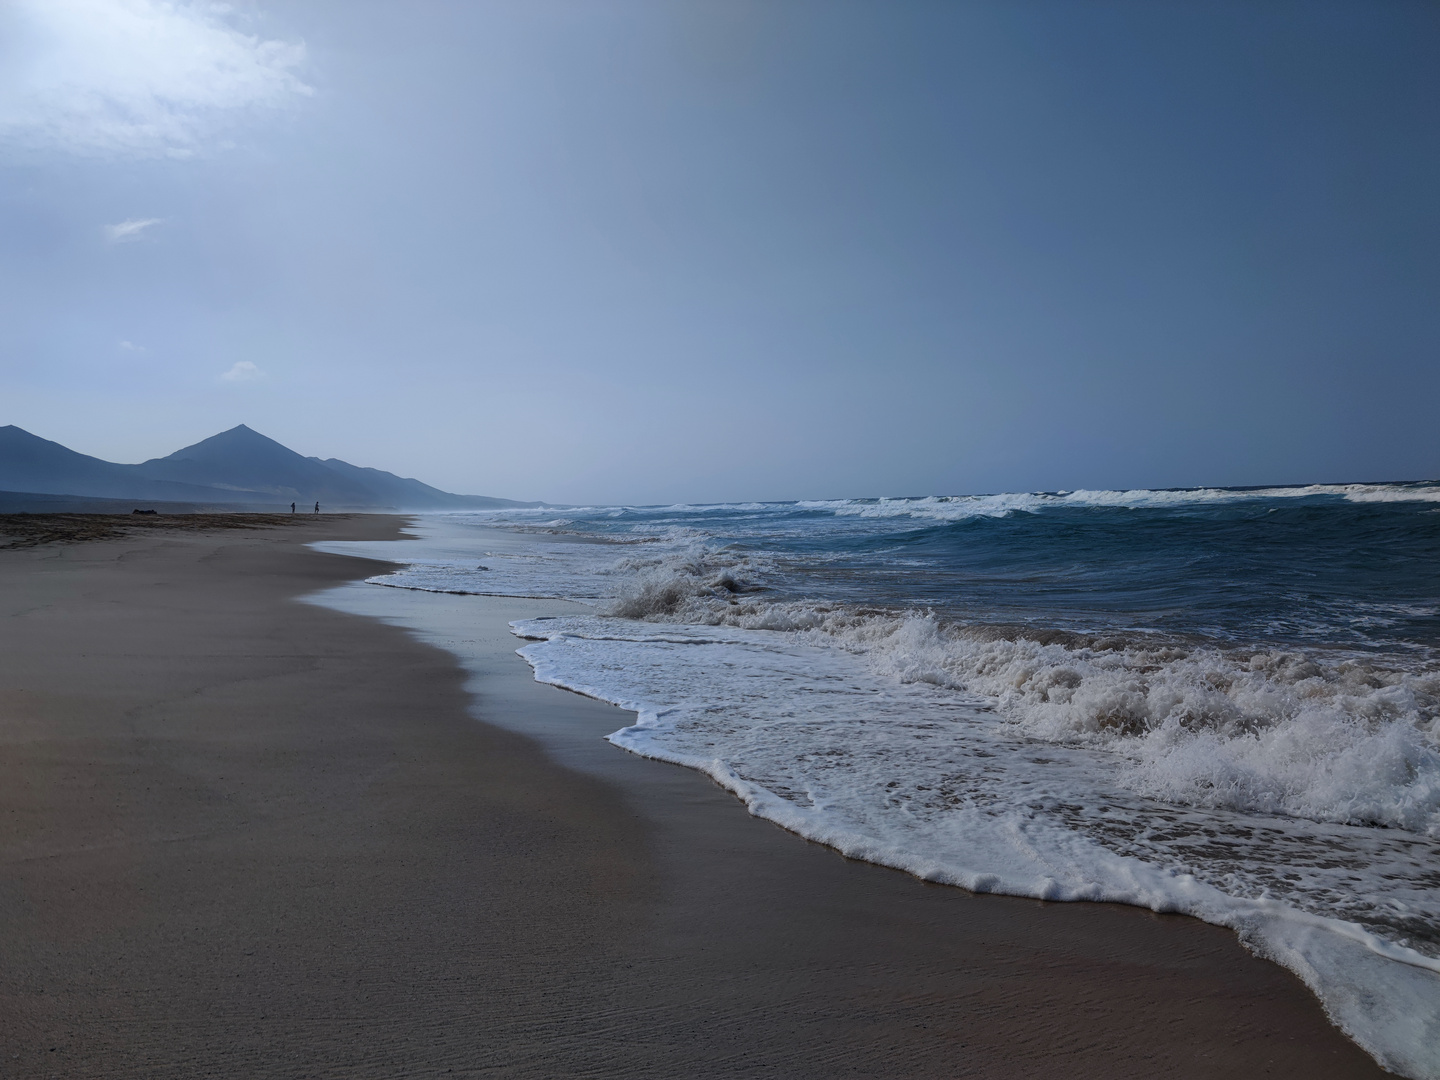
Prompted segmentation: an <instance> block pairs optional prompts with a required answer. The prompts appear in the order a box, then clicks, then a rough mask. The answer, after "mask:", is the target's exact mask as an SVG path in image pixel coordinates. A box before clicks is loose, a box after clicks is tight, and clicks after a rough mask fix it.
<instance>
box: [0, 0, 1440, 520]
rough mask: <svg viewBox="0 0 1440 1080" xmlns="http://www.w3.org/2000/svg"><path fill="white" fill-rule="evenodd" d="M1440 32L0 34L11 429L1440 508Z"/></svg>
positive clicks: (4, 356) (1367, 6)
mask: <svg viewBox="0 0 1440 1080" xmlns="http://www.w3.org/2000/svg"><path fill="white" fill-rule="evenodd" d="M1437 57H1440V5H1437V4H1436V3H1434V2H1431V0H1424V2H1389V0H1360V2H1355V3H1326V2H1323V0H1304V2H1298V3H1281V2H1272V0H1252V2H1249V3H1224V2H1220V0H1204V2H1197V3H1193V4H1186V3H1165V2H1156V0H1142V2H1137V3H1100V2H1095V3H1085V2H1081V0H1062V2H1057V3H1024V2H1019V0H1014V2H1003V3H1002V2H993V3H961V2H945V3H938V2H937V3H930V2H922V0H874V2H870V3H846V2H843V0H823V2H815V3H808V2H796V0H766V2H760V3H748V2H744V0H714V2H697V0H688V2H687V0H655V2H629V3H618V2H604V0H569V2H563V3H547V2H544V0H516V2H506V3H487V2H479V0H475V2H462V0H453V2H438V0H437V2H418V0H404V2H400V0H386V2H380V0H270V2H265V3H236V4H233V5H231V6H230V8H229V9H228V10H227V9H226V8H224V7H221V6H216V5H213V4H208V3H185V2H180V0H176V2H162V0H0V424H4V423H15V424H19V425H20V426H21V427H24V428H27V429H29V430H31V431H33V432H35V433H36V434H39V435H43V436H45V437H47V438H52V439H56V440H59V441H60V442H63V443H65V444H66V445H68V446H71V447H73V448H75V449H78V450H82V451H84V452H86V453H91V454H96V455H99V456H101V457H105V458H109V459H111V460H122V461H136V460H140V459H143V458H147V457H151V456H156V455H160V454H164V453H168V452H170V451H171V450H174V449H176V448H177V447H179V446H181V445H184V444H186V443H189V442H193V441H196V440H197V439H200V438H202V437H204V436H207V435H210V434H212V433H214V432H216V431H218V430H220V429H222V428H227V427H231V426H233V425H234V424H237V423H241V422H244V423H247V424H249V425H250V426H251V427H254V428H256V429H257V430H259V431H262V432H264V433H266V434H268V435H271V436H273V437H275V438H277V439H279V440H280V441H282V442H284V443H286V444H287V445H289V446H292V447H294V448H295V449H297V450H300V451H301V452H303V453H307V454H322V455H326V456H329V455H337V456H340V457H343V458H345V459H347V460H349V461H352V462H354V463H356V464H360V465H375V466H379V467H382V468H387V469H392V470H394V471H397V472H401V473H404V474H406V475H413V476H418V477H420V478H421V479H423V480H426V481H428V482H430V483H433V484H437V485H439V486H441V487H445V488H448V489H450V490H458V491H464V492H474V493H481V494H495V495H507V496H513V497H520V498H544V499H550V500H560V501H607V502H608V501H632V502H640V501H643V502H655V501H671V500H681V499H685V500H720V499H744V498H795V497H801V498H803V497H833V496H842V495H852V496H853V495H878V494H929V493H961V492H974V491H996V490H1016V489H1058V488H1076V487H1117V486H1174V485H1193V484H1262V483H1290V482H1303V481H1312V480H1314V481H1332V480H1352V479H1395V478H1423V477H1435V476H1437V475H1440V434H1437V432H1440V422H1437V413H1440V62H1437V59H1436V58H1437Z"/></svg>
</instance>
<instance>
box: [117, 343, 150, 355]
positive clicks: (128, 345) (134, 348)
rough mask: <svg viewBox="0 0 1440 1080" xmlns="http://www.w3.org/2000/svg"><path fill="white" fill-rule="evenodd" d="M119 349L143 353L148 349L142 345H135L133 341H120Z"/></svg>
mask: <svg viewBox="0 0 1440 1080" xmlns="http://www.w3.org/2000/svg"><path fill="white" fill-rule="evenodd" d="M120 351H121V352H129V353H143V352H149V351H150V350H149V349H147V348H145V346H144V345H136V344H135V342H133V341H122V342H120Z"/></svg>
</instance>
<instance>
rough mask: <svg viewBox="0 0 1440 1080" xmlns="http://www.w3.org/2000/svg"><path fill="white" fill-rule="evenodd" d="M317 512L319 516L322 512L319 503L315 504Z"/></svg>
mask: <svg viewBox="0 0 1440 1080" xmlns="http://www.w3.org/2000/svg"><path fill="white" fill-rule="evenodd" d="M315 512H316V513H317V514H318V513H319V512H320V504H319V503H318V502H317V503H316V504H315Z"/></svg>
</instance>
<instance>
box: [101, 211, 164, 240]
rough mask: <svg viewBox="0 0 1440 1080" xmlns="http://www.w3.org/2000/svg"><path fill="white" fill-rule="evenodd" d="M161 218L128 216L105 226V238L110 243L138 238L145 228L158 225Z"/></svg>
mask: <svg viewBox="0 0 1440 1080" xmlns="http://www.w3.org/2000/svg"><path fill="white" fill-rule="evenodd" d="M162 220H163V219H162V218H156V217H152V218H130V219H128V220H126V221H122V222H120V223H119V224H118V225H106V226H105V239H107V240H109V241H110V243H112V244H124V243H127V242H129V241H131V240H139V239H140V238H141V237H142V236H143V235H144V234H145V231H146V230H147V229H151V228H153V227H155V226H156V225H159V224H160V222H161V221H162Z"/></svg>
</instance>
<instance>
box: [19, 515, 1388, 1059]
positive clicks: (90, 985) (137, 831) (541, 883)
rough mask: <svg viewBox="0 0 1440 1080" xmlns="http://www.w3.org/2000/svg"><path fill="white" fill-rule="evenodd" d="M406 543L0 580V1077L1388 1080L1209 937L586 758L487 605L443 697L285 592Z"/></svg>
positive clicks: (197, 551)
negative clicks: (867, 858)
mask: <svg viewBox="0 0 1440 1080" xmlns="http://www.w3.org/2000/svg"><path fill="white" fill-rule="evenodd" d="M398 524H399V522H398V521H397V519H391V518H383V517H356V518H348V519H332V518H322V519H319V520H313V519H312V520H307V521H305V522H303V523H296V524H294V525H291V524H289V523H286V525H285V526H283V527H276V528H271V529H268V530H259V531H235V530H229V531H224V532H208V531H190V532H174V531H170V530H163V529H161V530H154V531H151V530H148V529H147V530H146V531H143V532H136V533H132V534H130V535H124V536H121V537H118V538H111V539H101V540H94V541H91V542H88V543H71V544H44V545H40V546H34V547H29V548H21V549H11V550H4V551H0V627H3V630H0V635H3V637H0V1076H6V1077H38V1076H65V1077H74V1076H97V1077H101V1076H103V1077H182V1076H183V1077H220V1076H223V1077H232V1076H233V1077H270V1076H275V1077H302V1076H312V1077H421V1076H425V1077H428V1076H446V1075H450V1076H486V1077H491V1076H496V1077H532V1076H533V1077H558V1076H610V1077H651V1076H653V1077H691V1076H777V1077H811V1076H813V1077H830V1076H850V1075H855V1076H882V1077H911V1076H914V1077H921V1076H923V1077H952V1076H953V1077H961V1076H981V1077H1035V1076H1042V1077H1043V1076H1065V1077H1067V1078H1068V1077H1090V1076H1095V1077H1101V1076H1103V1077H1155V1076H1171V1077H1202V1076H1203V1077H1222V1076H1223V1077H1233V1076H1274V1077H1281V1076H1297V1077H1299V1076H1303V1077H1305V1078H1306V1080H1323V1078H1327V1077H1342V1076H1344V1077H1360V1076H1374V1075H1382V1074H1381V1073H1380V1071H1379V1070H1378V1069H1377V1068H1376V1067H1375V1066H1374V1065H1373V1063H1371V1062H1370V1060H1369V1059H1368V1058H1367V1057H1366V1056H1365V1055H1363V1054H1362V1053H1361V1052H1360V1051H1359V1050H1358V1049H1356V1048H1355V1047H1354V1046H1353V1045H1351V1044H1350V1043H1349V1042H1348V1041H1346V1040H1345V1039H1344V1037H1343V1036H1341V1035H1340V1034H1339V1033H1338V1032H1337V1031H1336V1030H1335V1029H1333V1028H1331V1027H1330V1026H1329V1025H1328V1024H1327V1023H1326V1020H1325V1018H1324V1016H1323V1014H1322V1012H1321V1009H1320V1007H1319V1005H1318V1004H1317V1003H1316V1001H1315V1000H1314V998H1313V997H1312V996H1311V995H1310V994H1309V993H1308V991H1306V990H1305V989H1304V987H1303V986H1301V985H1300V983H1299V982H1298V981H1297V980H1295V979H1294V978H1293V977H1292V976H1290V975H1289V974H1288V973H1286V972H1285V971H1283V970H1281V969H1280V968H1277V967H1275V966H1273V965H1271V964H1267V963H1264V962H1261V961H1258V960H1256V959H1254V958H1253V957H1251V956H1250V955H1248V954H1247V953H1245V952H1244V950H1243V949H1241V947H1240V946H1239V944H1238V943H1237V942H1236V941H1235V939H1234V937H1233V935H1231V934H1230V933H1228V932H1227V931H1223V930H1219V929H1216V928H1214V927H1210V926H1206V925H1203V924H1201V923H1198V922H1195V921H1193V920H1188V919H1183V918H1178V917H1168V916H1155V915H1151V914H1149V913H1146V912H1141V911H1136V910H1133V909H1128V908H1122V907H1116V906H1111V905H1091V904H1042V903H1037V902H1032V901H1026V900H1017V899H1012V898H1006V897H992V896H971V895H969V894H966V893H964V892H962V891H960V890H958V889H952V888H946V887H943V886H935V885H926V884H923V883H921V882H919V881H916V880H915V879H913V878H910V877H907V876H905V875H903V874H900V873H896V872H894V871H889V870H884V869H881V868H877V867H873V866H868V865H865V864H860V863H854V862H850V861H848V860H845V859H842V858H840V857H839V856H837V855H835V854H834V853H833V852H830V851H828V850H826V849H824V848H821V847H818V846H816V845H813V844H808V843H806V842H805V841H803V840H800V839H799V838H797V837H795V836H792V835H790V834H788V833H785V832H782V831H781V830H779V829H777V828H776V827H774V826H772V825H770V824H768V823H765V822H761V821H758V820H756V819H754V818H751V817H749V816H748V815H747V814H745V812H744V810H743V809H742V808H741V807H740V806H739V804H738V803H736V802H735V801H734V800H733V799H731V798H730V797H729V796H728V795H726V794H725V793H723V792H721V791H720V790H719V789H718V788H716V787H714V785H712V784H711V783H710V782H709V781H708V780H706V779H705V778H703V777H701V776H699V775H698V774H695V773H691V772H687V771H686V770H682V769H678V768H674V767H672V766H666V765H660V764H657V763H654V762H647V761H642V760H640V759H638V758H633V757H631V756H630V755H627V754H624V753H623V752H621V751H619V750H616V749H614V748H611V747H608V746H607V745H605V744H603V743H600V742H599V741H598V738H596V736H597V735H598V734H599V733H600V732H603V731H608V730H613V729H614V728H616V727H618V726H620V725H621V724H622V723H623V722H624V721H625V714H622V713H620V712H619V711H618V710H614V709H612V708H610V707H609V706H606V705H602V704H600V703H598V702H593V701H590V700H587V699H584V698H580V697H577V696H575V695H571V694H565V693H563V692H561V691H558V690H554V689H551V688H549V687H544V686H540V685H538V684H536V683H534V682H533V681H532V680H530V678H529V671H528V668H526V667H525V666H524V664H523V662H522V661H521V660H519V659H518V658H517V657H515V656H514V655H513V649H514V647H515V644H516V643H515V642H514V641H513V640H510V639H508V638H507V637H506V635H505V633H504V618H505V617H506V616H507V615H509V616H510V617H514V616H513V615H512V614H511V610H512V607H513V605H510V606H507V604H506V603H505V602H490V603H488V604H485V605H479V606H475V607H470V608H459V607H457V608H456V609H455V610H457V611H459V612H461V613H464V612H472V613H477V614H476V616H475V617H476V619H478V623H477V625H476V626H475V627H474V628H473V631H472V632H473V634H474V636H475V640H477V641H486V642H489V643H490V647H491V648H492V649H493V653H487V654H486V656H487V660H486V663H487V664H488V665H490V668H489V670H488V671H487V672H485V673H482V675H481V677H479V679H478V680H477V681H475V682H474V683H473V684H472V686H471V690H472V691H474V692H473V693H470V692H467V689H466V676H465V675H464V673H462V672H461V670H460V669H459V668H458V667H457V665H456V663H455V662H454V660H453V659H452V657H451V656H450V654H448V653H446V652H444V651H441V650H440V649H438V648H434V647H432V646H429V645H425V644H421V643H419V642H417V641H415V640H414V639H412V638H411V637H410V636H408V635H407V634H405V633H404V632H403V631H401V630H398V629H395V628H394V627H392V626H388V625H385V624H383V623H381V622H379V621H377V620H373V619H366V618H361V617H358V616H355V615H347V614H340V613H337V612H334V611H330V610H326V609H323V608H319V607H316V606H314V605H310V604H302V603H296V602H294V598H295V597H297V596H299V595H301V594H305V593H310V592H313V591H314V590H317V589H321V588H325V587H327V586H333V585H338V584H340V583H342V582H344V581H346V580H349V579H352V578H355V577H358V576H362V575H365V574H368V573H373V572H375V567H376V564H373V563H364V562H361V561H359V560H355V559H346V558H343V557H339V556H330V555H322V554H318V553H315V552H312V551H309V550H308V549H306V548H304V547H303V543H304V542H305V541H308V540H312V539H319V538H321V537H325V538H355V539H360V538H375V537H383V536H389V535H393V534H394V533H395V531H396V529H397V526H398ZM457 599H459V600H464V599H466V598H457ZM522 606H523V605H522ZM487 710H488V712H487ZM477 715H478V717H479V720H497V721H502V722H503V725H504V726H497V725H496V724H489V723H482V722H479V721H477V719H476V717H477ZM517 729H519V730H528V729H534V730H538V731H542V732H544V733H545V737H546V740H547V741H546V742H545V743H543V744H542V743H540V742H536V741H533V740H531V739H529V738H526V737H524V736H521V735H518V734H516V733H515V732H516V730H517ZM546 747H548V748H549V749H548V750H547V749H546Z"/></svg>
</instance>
